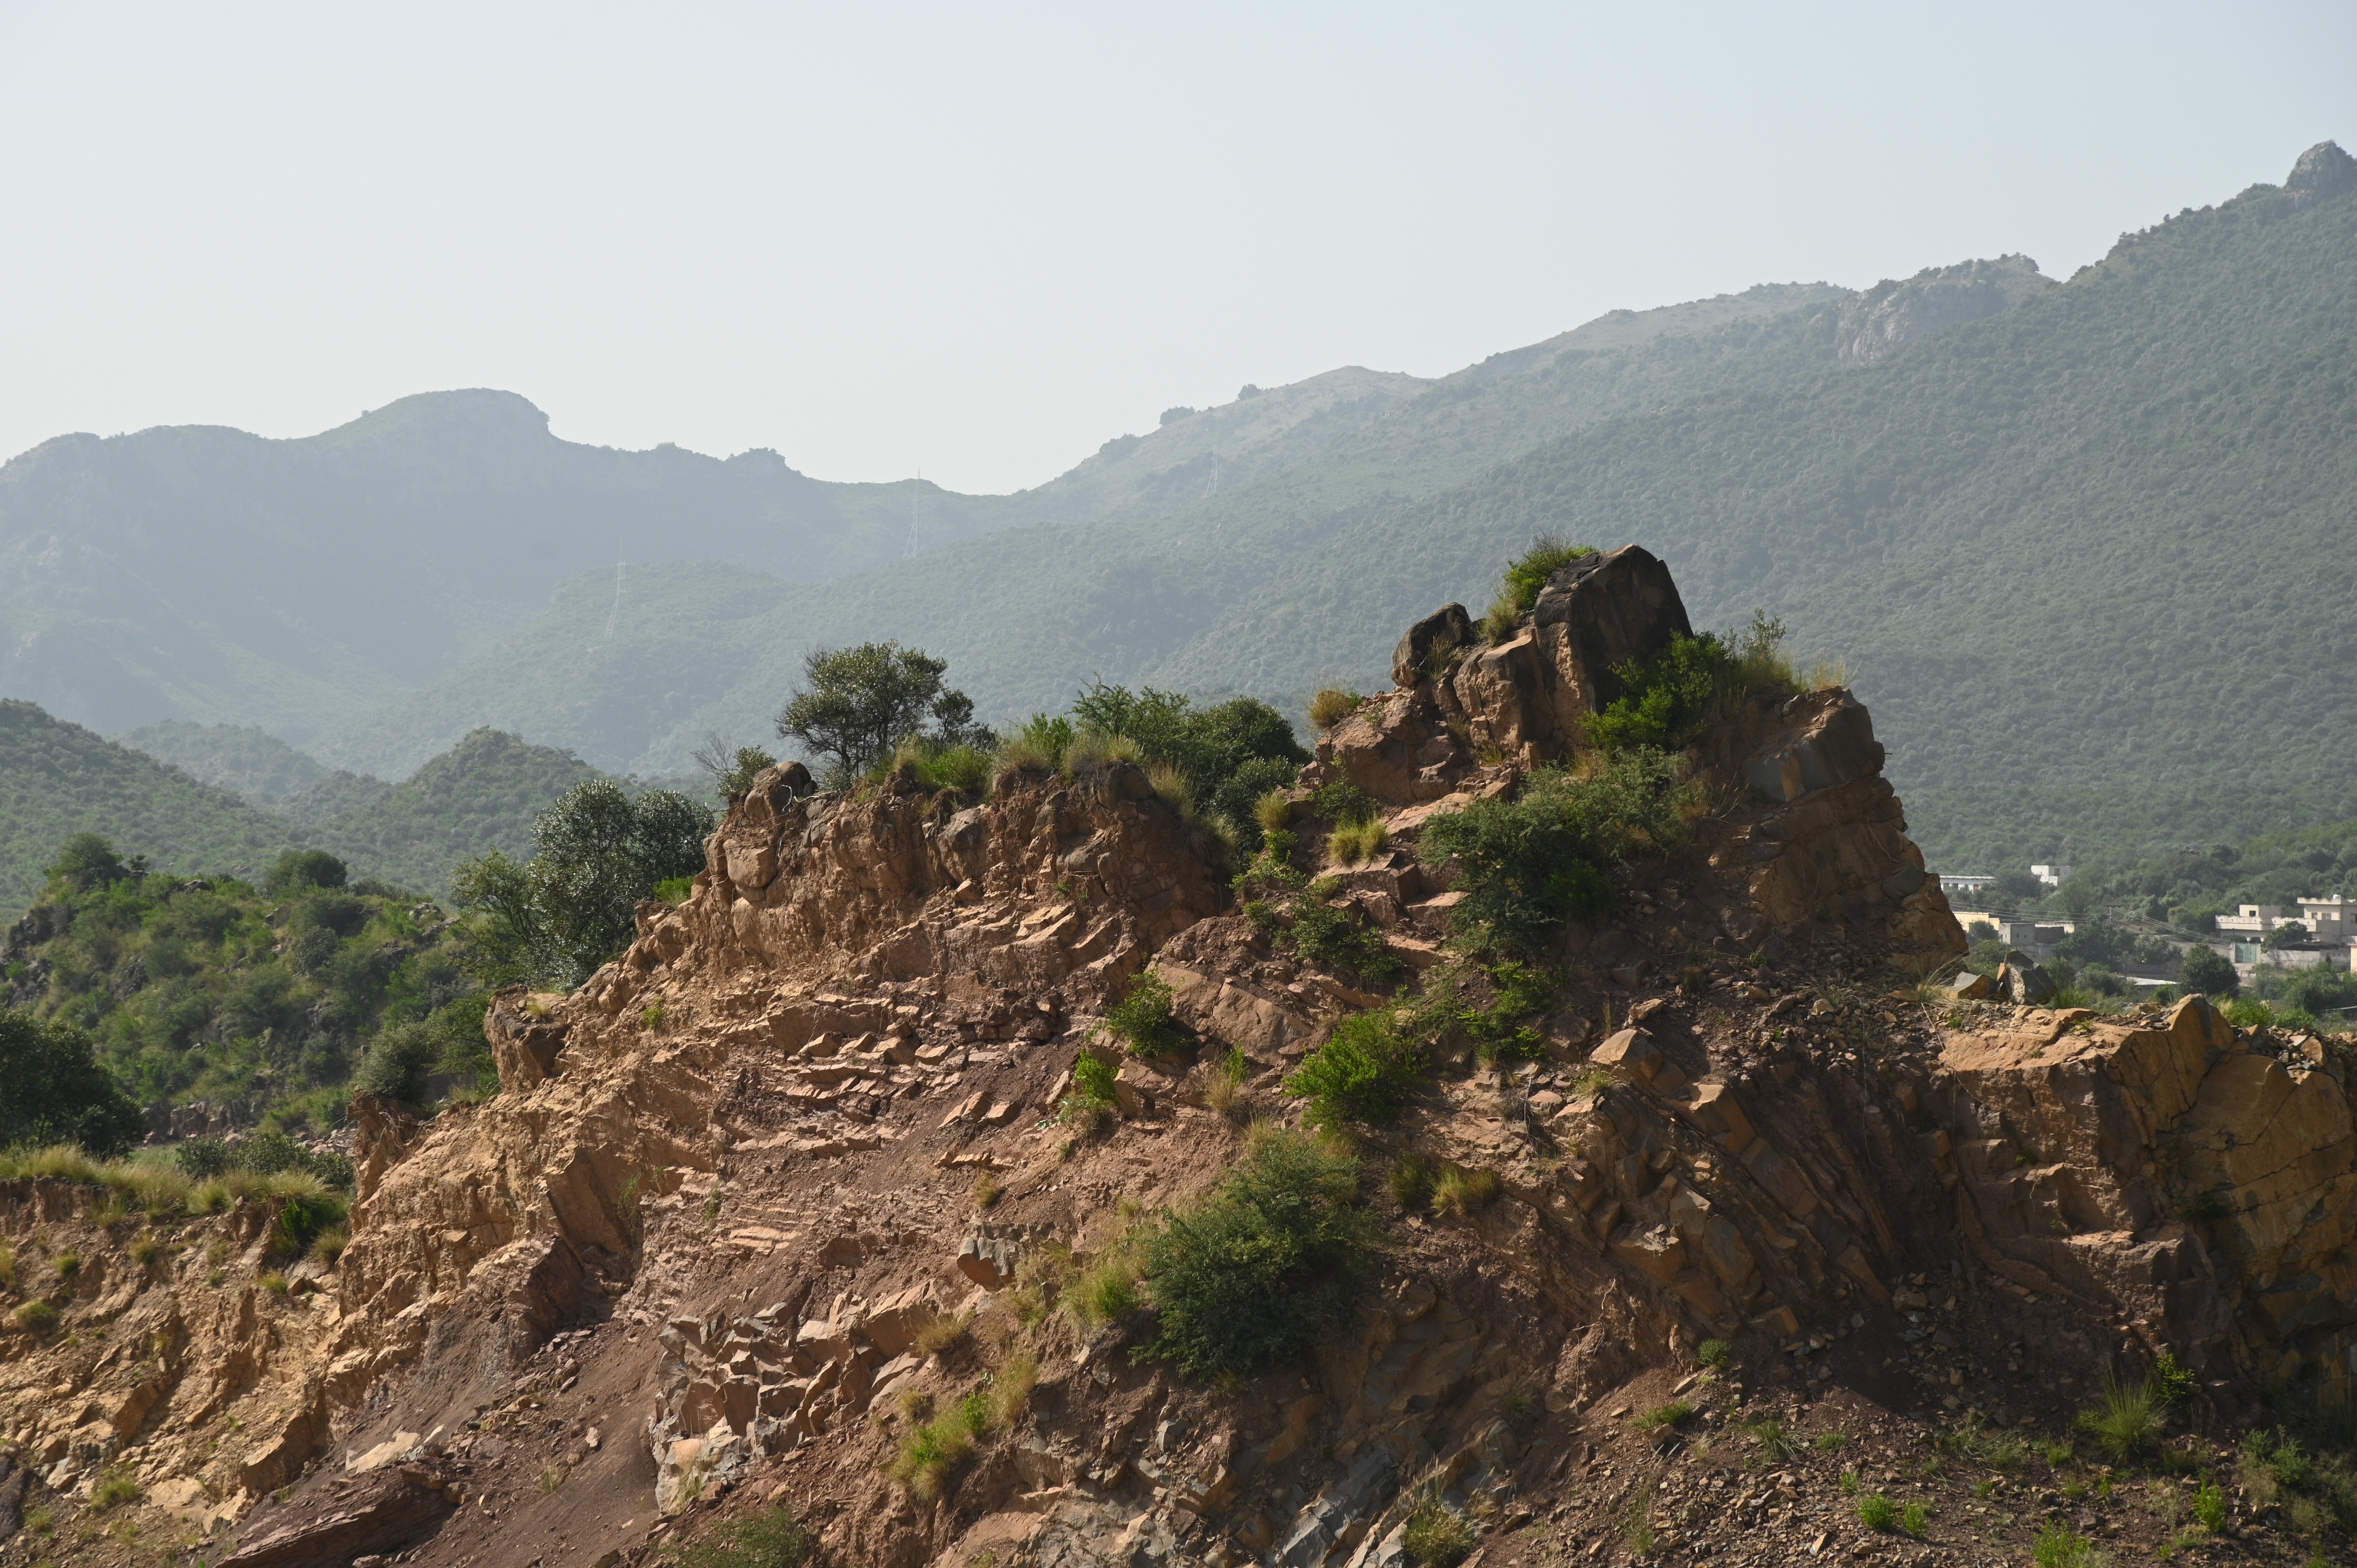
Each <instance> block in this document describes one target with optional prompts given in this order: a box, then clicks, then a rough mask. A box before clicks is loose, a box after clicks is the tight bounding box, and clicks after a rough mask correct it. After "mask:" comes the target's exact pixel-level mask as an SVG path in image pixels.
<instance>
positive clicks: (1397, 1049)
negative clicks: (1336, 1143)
mask: <svg viewBox="0 0 2357 1568" xmlns="http://www.w3.org/2000/svg"><path fill="white" fill-rule="evenodd" d="M1426 1070H1427V1064H1426V1059H1425V1054H1424V1047H1422V1046H1420V1045H1418V1044H1417V1043H1416V1042H1415V1041H1414V1040H1412V1039H1409V1038H1407V1037H1405V1036H1403V1035H1402V1034H1401V1033H1400V1031H1399V1027H1398V1025H1397V1024H1396V1023H1395V1022H1394V1019H1393V1017H1392V1015H1391V1014H1390V1013H1389V1012H1387V1011H1381V1010H1379V1011H1376V1012H1372V1013H1358V1014H1353V1015H1351V1016H1350V1017H1348V1018H1345V1019H1343V1020H1342V1021H1341V1022H1340V1023H1338V1024H1336V1025H1335V1026H1334V1032H1333V1034H1332V1035H1331V1036H1329V1037H1328V1039H1327V1041H1326V1043H1325V1044H1324V1045H1322V1046H1319V1047H1318V1048H1317V1049H1316V1050H1314V1051H1312V1052H1310V1053H1309V1055H1308V1058H1305V1059H1304V1060H1303V1061H1302V1064H1301V1065H1300V1066H1299V1067H1297V1068H1296V1069H1293V1073H1292V1076H1291V1077H1289V1078H1287V1079H1286V1080H1285V1087H1286V1089H1287V1090H1291V1091H1292V1092H1293V1093H1295V1094H1298V1095H1302V1096H1305V1097H1307V1098H1308V1101H1309V1108H1308V1113H1307V1116H1308V1122H1310V1124H1311V1125H1313V1126H1318V1127H1340V1126H1341V1125H1343V1124H1344V1123H1346V1122H1370V1123H1376V1122H1391V1121H1394V1120H1396V1119H1397V1118H1398V1116H1399V1113H1400V1112H1402V1111H1404V1110H1405V1109H1406V1108H1407V1102H1408V1101H1409V1100H1410V1099H1411V1098H1412V1097H1413V1096H1414V1095H1415V1092H1416V1091H1417V1090H1420V1089H1422V1088H1423V1087H1424V1082H1425V1077H1426Z"/></svg>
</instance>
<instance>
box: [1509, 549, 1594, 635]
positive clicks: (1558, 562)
mask: <svg viewBox="0 0 2357 1568" xmlns="http://www.w3.org/2000/svg"><path fill="white" fill-rule="evenodd" d="M1595 553H1596V547H1595V546H1594V545H1592V544H1573V543H1569V542H1566V541H1565V540H1562V539H1559V538H1557V537H1556V536H1555V535H1554V534H1552V533H1542V534H1540V535H1538V536H1537V537H1536V538H1534V539H1533V540H1532V541H1531V547H1530V548H1529V549H1528V550H1526V551H1524V552H1523V553H1522V554H1520V555H1517V556H1516V557H1514V559H1512V561H1509V562H1508V563H1506V575H1505V580H1504V581H1503V582H1501V584H1500V585H1499V586H1498V596H1497V597H1496V598H1494V599H1492V600H1491V601H1490V612H1489V614H1487V615H1485V616H1483V617H1482V618H1481V636H1482V638H1483V639H1484V640H1486V641H1489V642H1492V643H1498V642H1504V641H1506V640H1507V639H1510V638H1512V636H1513V635H1514V627H1515V624H1516V623H1517V622H1519V621H1520V620H1521V619H1522V618H1523V617H1524V616H1526V615H1528V614H1530V613H1531V607H1532V606H1533V605H1534V604H1536V603H1538V597H1539V590H1540V589H1542V588H1544V587H1545V586H1546V585H1547V579H1548V578H1550V577H1552V576H1554V575H1555V574H1556V573H1557V572H1559V571H1561V570H1562V569H1563V568H1565V567H1566V566H1568V565H1570V564H1572V563H1573V562H1575V561H1577V560H1579V559H1580V558H1581V557H1583V556H1587V555H1593V554H1595Z"/></svg>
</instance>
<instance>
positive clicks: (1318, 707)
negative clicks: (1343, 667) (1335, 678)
mask: <svg viewBox="0 0 2357 1568" xmlns="http://www.w3.org/2000/svg"><path fill="white" fill-rule="evenodd" d="M1361 701H1362V699H1361V697H1360V695H1359V693H1356V692H1338V691H1336V690H1334V689H1333V688H1332V687H1330V686H1329V687H1328V688H1327V689H1326V690H1325V691H1322V692H1320V693H1318V694H1317V695H1316V696H1314V697H1312V698H1310V699H1309V722H1310V723H1311V724H1313V725H1317V726H1318V728H1319V729H1332V728H1333V727H1334V726H1335V725H1339V724H1340V723H1341V722H1342V721H1343V720H1344V719H1347V718H1349V717H1350V716H1351V714H1353V713H1355V712H1356V711H1357V710H1358V706H1359V703H1361Z"/></svg>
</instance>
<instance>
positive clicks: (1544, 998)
mask: <svg viewBox="0 0 2357 1568" xmlns="http://www.w3.org/2000/svg"><path fill="white" fill-rule="evenodd" d="M1483 972H1484V973H1486V974H1487V975H1488V976H1489V979H1490V985H1491V1001H1490V1004H1489V1005H1488V1006H1486V1007H1465V1008H1462V1009H1459V1010H1458V1013H1457V1015H1456V1019H1457V1022H1458V1024H1459V1025H1461V1026H1463V1027H1464V1029H1465V1032H1466V1034H1468V1035H1469V1036H1471V1037H1472V1040H1473V1052H1474V1054H1475V1055H1476V1056H1478V1057H1480V1058H1481V1059H1482V1060H1483V1061H1486V1062H1499V1061H1523V1062H1527V1061H1538V1060H1540V1059H1541V1058H1544V1057H1545V1055H1546V1041H1545V1039H1544V1037H1542V1036H1540V1034H1539V1032H1538V1030H1536V1029H1534V1028H1533V1027H1532V1026H1529V1025H1528V1024H1525V1023H1524V1022H1523V1019H1525V1018H1529V1017H1531V1016H1533V1015H1536V1014H1539V1013H1543V1012H1544V1011H1545V1010H1546V1008H1547V1006H1548V1004H1551V1003H1553V1002H1554V1000H1555V993H1556V991H1558V990H1559V989H1561V987H1562V985H1563V976H1562V975H1561V974H1559V973H1558V972H1555V970H1552V969H1550V968H1548V967H1547V966H1546V965H1544V964H1542V963H1523V962H1520V961H1515V960H1512V959H1508V960H1505V961H1501V962H1499V963H1495V964H1491V965H1490V966H1489V967H1488V968H1487V969H1485V970H1484V971H1483ZM1427 994H1429V989H1427Z"/></svg>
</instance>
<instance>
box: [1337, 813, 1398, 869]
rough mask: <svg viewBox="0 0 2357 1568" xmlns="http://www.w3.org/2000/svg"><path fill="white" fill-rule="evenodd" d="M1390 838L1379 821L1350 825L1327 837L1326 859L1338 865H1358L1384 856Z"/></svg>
mask: <svg viewBox="0 0 2357 1568" xmlns="http://www.w3.org/2000/svg"><path fill="white" fill-rule="evenodd" d="M1390 836H1391V834H1390V832H1389V830H1388V829H1386V828H1385V827H1384V826H1383V823H1382V822H1379V821H1370V822H1354V823H1348V824H1345V825H1344V826H1342V827H1339V828H1336V829H1335V830H1334V831H1333V832H1331V833H1330V834H1329V835H1328V836H1327V839H1326V857H1327V858H1328V859H1329V860H1330V861H1332V862H1333V863H1334V864H1335V865H1360V864H1361V863H1362V862H1365V861H1370V860H1372V859H1374V858H1375V856H1376V855H1378V854H1382V853H1383V844H1384V843H1385V842H1386V841H1387V840H1388V839H1389V838H1390Z"/></svg>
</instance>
